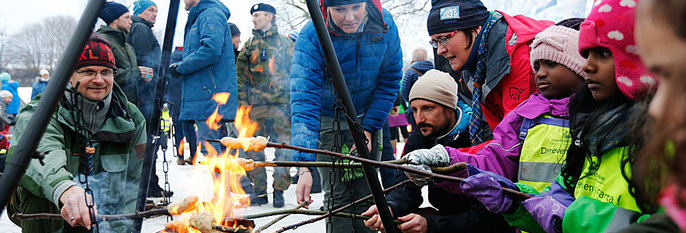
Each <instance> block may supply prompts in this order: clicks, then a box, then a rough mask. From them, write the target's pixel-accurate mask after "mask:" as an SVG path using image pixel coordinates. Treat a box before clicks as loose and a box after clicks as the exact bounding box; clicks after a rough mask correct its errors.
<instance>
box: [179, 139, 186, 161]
mask: <svg viewBox="0 0 686 233" xmlns="http://www.w3.org/2000/svg"><path fill="white" fill-rule="evenodd" d="M185 143H186V138H183V139H181V142H180V143H179V157H181V158H183V149H184V146H185V145H184V144H185Z"/></svg>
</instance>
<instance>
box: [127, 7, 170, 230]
mask: <svg viewBox="0 0 686 233" xmlns="http://www.w3.org/2000/svg"><path fill="white" fill-rule="evenodd" d="M178 13H179V0H170V1H169V12H168V13H167V25H166V28H165V32H164V41H163V42H162V58H161V60H160V70H158V71H157V74H156V75H157V77H159V80H157V86H156V87H155V100H154V103H153V112H152V118H150V119H152V120H151V122H147V124H148V131H149V132H154V133H151V134H149V135H155V136H160V137H166V135H160V116H161V115H162V113H161V110H162V104H164V101H162V99H163V98H164V90H165V89H164V88H165V81H166V80H165V75H166V71H167V67H169V58H170V57H171V49H172V46H173V43H174V32H175V31H176V18H177V15H178ZM159 141H160V140H150V139H148V142H149V143H148V145H147V146H146V147H145V158H144V159H143V170H142V171H141V182H140V184H139V186H138V199H137V200H136V211H138V212H143V211H145V200H146V199H147V196H148V186H149V184H150V177H151V176H152V173H153V172H155V171H153V170H152V163H154V162H155V161H153V158H154V157H155V155H154V153H157V147H158V146H159ZM150 142H151V143H150ZM133 226H134V232H141V228H142V226H143V219H135V220H134V222H133Z"/></svg>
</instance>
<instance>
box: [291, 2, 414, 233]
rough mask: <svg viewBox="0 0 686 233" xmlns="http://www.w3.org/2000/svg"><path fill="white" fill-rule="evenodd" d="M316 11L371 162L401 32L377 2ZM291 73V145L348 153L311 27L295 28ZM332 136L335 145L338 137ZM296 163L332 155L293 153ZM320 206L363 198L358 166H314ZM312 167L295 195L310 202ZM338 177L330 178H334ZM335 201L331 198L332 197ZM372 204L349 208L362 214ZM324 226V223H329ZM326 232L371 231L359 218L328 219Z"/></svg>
mask: <svg viewBox="0 0 686 233" xmlns="http://www.w3.org/2000/svg"><path fill="white" fill-rule="evenodd" d="M323 3H324V4H323V5H322V7H321V10H322V14H323V15H324V17H325V20H326V24H327V29H328V31H329V34H330V35H331V42H332V43H333V47H334V50H335V51H336V54H337V55H338V62H339V63H340V66H341V70H342V71H343V78H344V79H345V82H346V83H347V84H348V91H349V93H350V97H351V98H352V104H353V106H354V107H355V109H356V110H357V114H360V115H359V116H358V117H359V119H360V121H361V124H360V126H361V127H362V129H363V130H364V134H365V136H366V140H367V149H369V152H370V154H369V157H370V158H371V159H375V160H379V159H380V158H381V153H380V152H381V150H380V149H379V148H380V144H381V129H382V128H383V126H384V122H385V121H386V119H387V118H388V114H389V113H390V111H391V108H392V107H393V104H394V102H395V100H396V98H397V93H398V90H400V79H401V78H402V50H401V47H400V38H399V37H398V27H397V25H396V24H395V22H394V21H393V19H392V16H391V14H390V13H389V12H388V11H387V10H385V9H382V8H381V3H380V1H379V0H325V1H323ZM295 43H296V44H295V52H294V53H293V64H292V68H291V85H290V89H291V91H290V98H291V110H292V111H293V112H292V117H291V130H292V133H291V135H292V136H291V141H292V144H293V145H297V146H302V147H306V148H319V149H325V150H331V151H338V152H342V153H349V152H350V151H351V149H353V144H354V143H353V140H352V136H351V135H350V132H349V126H348V124H347V122H346V120H345V117H344V116H343V113H342V111H341V110H340V108H337V104H336V103H337V98H336V95H335V94H334V89H333V88H332V84H331V78H330V72H329V68H328V67H327V66H326V60H325V57H324V56H323V54H322V52H321V49H320V46H321V45H320V43H319V40H318V39H317V35H316V31H315V28H314V25H313V23H312V22H309V23H307V24H306V25H305V26H304V27H303V29H302V30H301V31H300V35H299V36H298V40H296V42H295ZM335 139H337V140H335ZM291 155H292V156H293V160H295V161H315V160H317V161H328V162H330V161H331V160H332V158H331V157H329V156H319V155H317V156H315V155H314V154H311V153H301V152H296V151H293V152H292V153H291ZM318 169H319V174H320V175H321V181H322V187H323V190H324V193H325V200H324V207H325V208H327V209H329V208H337V207H340V206H343V205H345V204H348V203H350V202H352V201H353V200H357V199H359V198H362V197H364V196H366V195H368V194H370V192H369V187H368V186H367V182H366V181H365V179H364V174H363V172H362V170H361V169H347V170H346V169H340V168H334V169H332V168H318ZM311 170H313V169H311V168H300V169H299V172H298V174H299V178H298V187H297V188H296V197H297V199H298V203H302V202H311V199H310V190H311V188H312V186H313V185H312V173H311ZM333 176H335V177H333ZM334 197H335V198H334ZM372 204H373V201H372V200H367V201H365V202H362V203H359V204H356V205H355V206H354V208H349V209H348V210H346V211H349V212H351V213H357V214H359V213H362V212H364V211H365V210H367V209H368V208H369V207H370V206H371V205H372ZM327 221H329V220H327ZM330 223H331V225H332V227H331V228H329V229H327V230H328V232H335V233H339V232H341V233H342V232H350V231H351V229H354V231H356V232H372V230H371V229H369V228H367V227H365V226H364V222H363V221H362V220H359V219H356V220H354V221H352V220H350V219H346V218H342V217H333V218H331V221H330Z"/></svg>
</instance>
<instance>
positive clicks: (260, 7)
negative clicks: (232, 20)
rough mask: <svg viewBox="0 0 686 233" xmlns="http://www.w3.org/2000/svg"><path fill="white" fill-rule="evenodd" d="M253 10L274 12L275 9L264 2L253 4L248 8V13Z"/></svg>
mask: <svg viewBox="0 0 686 233" xmlns="http://www.w3.org/2000/svg"><path fill="white" fill-rule="evenodd" d="M255 11H266V12H269V13H272V14H276V9H274V7H273V6H272V5H269V4H266V3H258V4H255V5H253V6H252V7H251V8H250V14H252V13H254V12H255Z"/></svg>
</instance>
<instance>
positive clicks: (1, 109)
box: [0, 90, 16, 173]
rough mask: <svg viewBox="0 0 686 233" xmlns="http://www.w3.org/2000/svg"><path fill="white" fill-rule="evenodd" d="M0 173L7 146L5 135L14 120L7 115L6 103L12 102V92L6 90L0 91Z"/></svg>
mask: <svg viewBox="0 0 686 233" xmlns="http://www.w3.org/2000/svg"><path fill="white" fill-rule="evenodd" d="M0 99H2V101H0V128H2V130H0V173H1V172H3V171H4V170H5V159H6V157H7V148H8V147H9V140H8V138H7V135H8V134H9V129H10V126H11V125H14V124H15V123H16V122H15V121H14V120H13V119H12V118H10V117H9V115H7V104H9V103H10V102H12V93H10V92H9V91H7V90H2V91H0Z"/></svg>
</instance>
